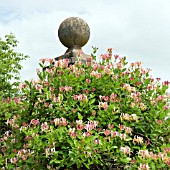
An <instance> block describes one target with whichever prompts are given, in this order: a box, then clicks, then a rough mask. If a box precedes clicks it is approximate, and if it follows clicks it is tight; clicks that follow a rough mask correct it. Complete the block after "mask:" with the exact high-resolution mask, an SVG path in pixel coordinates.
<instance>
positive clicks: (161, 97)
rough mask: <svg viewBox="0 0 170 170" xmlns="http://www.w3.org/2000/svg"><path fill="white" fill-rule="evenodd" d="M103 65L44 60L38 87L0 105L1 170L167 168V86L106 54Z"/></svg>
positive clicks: (31, 84)
mask: <svg viewBox="0 0 170 170" xmlns="http://www.w3.org/2000/svg"><path fill="white" fill-rule="evenodd" d="M94 50H96V49H94ZM100 57H101V58H100V62H99V63H98V62H96V61H95V58H96V57H95V54H94V53H93V54H92V55H91V56H89V57H88V58H87V61H86V63H82V62H81V61H79V60H77V61H76V63H75V64H74V65H69V64H68V63H69V61H68V60H67V59H64V60H60V61H55V60H53V59H41V60H40V69H39V70H37V74H38V77H39V79H38V80H31V81H25V82H24V83H22V84H20V86H19V89H20V91H21V95H20V97H19V98H11V99H8V100H3V101H2V105H1V110H2V112H3V113H4V114H5V116H6V124H7V129H6V130H5V131H4V133H3V134H1V136H0V137H1V138H0V146H1V152H0V166H1V168H2V169H17V168H20V169H50V170H52V169H109V168H110V169H115V168H119V169H138V170H148V169H168V168H169V167H170V144H169V142H170V126H169V125H170V120H169V117H168V116H169V112H170V108H169V98H170V96H169V94H168V93H167V89H168V85H169V83H170V82H168V81H165V82H162V83H161V81H160V79H159V78H157V79H155V80H154V79H153V78H152V77H151V76H150V69H144V68H143V67H142V65H141V62H134V63H130V64H128V62H127V61H126V57H120V56H118V55H113V54H112V49H111V48H109V49H108V51H107V53H106V54H102V55H101V56H100Z"/></svg>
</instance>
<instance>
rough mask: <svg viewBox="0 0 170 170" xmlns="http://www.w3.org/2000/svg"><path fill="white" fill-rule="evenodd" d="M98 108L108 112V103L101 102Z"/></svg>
mask: <svg viewBox="0 0 170 170" xmlns="http://www.w3.org/2000/svg"><path fill="white" fill-rule="evenodd" d="M98 107H99V109H104V110H105V111H106V110H107V108H108V107H109V106H108V104H107V102H99V106H98Z"/></svg>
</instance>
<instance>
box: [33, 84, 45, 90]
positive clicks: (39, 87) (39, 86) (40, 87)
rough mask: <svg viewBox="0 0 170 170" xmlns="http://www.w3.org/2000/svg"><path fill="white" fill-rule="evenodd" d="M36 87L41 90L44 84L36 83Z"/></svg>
mask: <svg viewBox="0 0 170 170" xmlns="http://www.w3.org/2000/svg"><path fill="white" fill-rule="evenodd" d="M35 88H36V90H41V89H42V88H43V86H42V85H40V84H36V85H35Z"/></svg>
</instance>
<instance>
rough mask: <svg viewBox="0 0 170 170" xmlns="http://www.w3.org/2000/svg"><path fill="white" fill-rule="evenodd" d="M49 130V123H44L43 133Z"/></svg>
mask: <svg viewBox="0 0 170 170" xmlns="http://www.w3.org/2000/svg"><path fill="white" fill-rule="evenodd" d="M48 129H49V126H48V124H47V122H44V123H42V124H41V130H42V131H45V130H48Z"/></svg>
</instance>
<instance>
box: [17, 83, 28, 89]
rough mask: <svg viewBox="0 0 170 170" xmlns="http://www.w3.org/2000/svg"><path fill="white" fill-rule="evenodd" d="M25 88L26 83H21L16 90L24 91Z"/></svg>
mask: <svg viewBox="0 0 170 170" xmlns="http://www.w3.org/2000/svg"><path fill="white" fill-rule="evenodd" d="M26 87H27V84H26V83H21V84H20V85H19V87H18V88H19V89H25V88H26Z"/></svg>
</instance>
